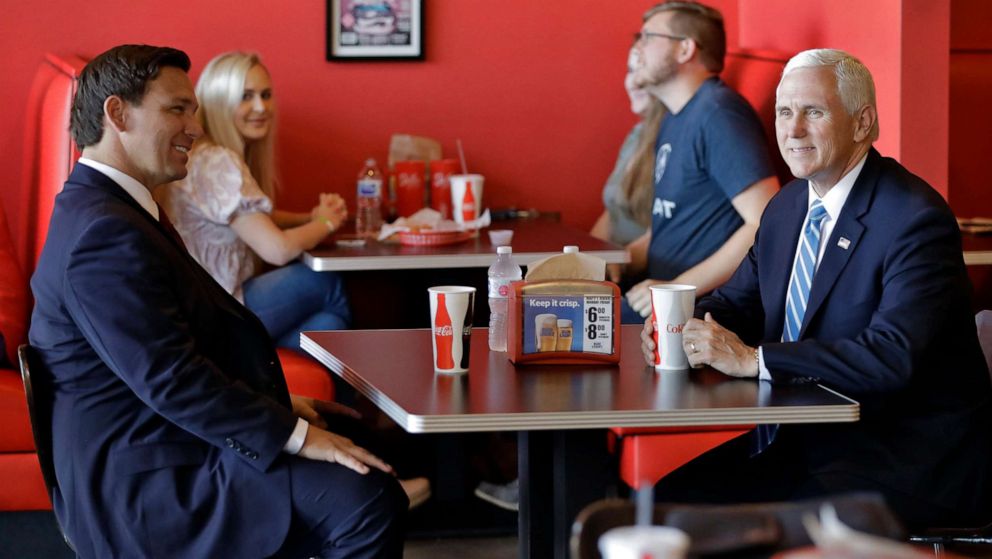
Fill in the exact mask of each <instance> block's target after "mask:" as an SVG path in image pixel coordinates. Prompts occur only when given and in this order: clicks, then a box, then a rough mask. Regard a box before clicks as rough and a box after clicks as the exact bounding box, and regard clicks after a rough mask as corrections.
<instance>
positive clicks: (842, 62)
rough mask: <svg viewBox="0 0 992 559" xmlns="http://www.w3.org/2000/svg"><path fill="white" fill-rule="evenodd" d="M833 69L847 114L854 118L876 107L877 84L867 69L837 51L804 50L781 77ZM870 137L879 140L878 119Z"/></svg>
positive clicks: (793, 58)
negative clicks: (822, 68) (792, 72)
mask: <svg viewBox="0 0 992 559" xmlns="http://www.w3.org/2000/svg"><path fill="white" fill-rule="evenodd" d="M824 66H831V67H833V70H834V77H835V78H836V79H837V94H838V95H840V101H841V103H843V104H844V108H845V109H846V110H847V113H848V114H849V115H851V116H854V114H855V113H857V112H858V111H860V110H861V109H862V108H864V107H866V106H869V105H870V106H872V107H877V106H878V105H877V104H876V102H875V81H874V80H872V77H871V72H869V71H868V68H867V67H865V65H864V64H863V63H862V62H861V61H860V60H858V59H857V58H855V57H853V56H851V55H850V54H848V53H846V52H844V51H842V50H836V49H811V50H804V51H803V52H800V53H799V54H797V55H795V56H793V57H792V58H791V59H790V60H789V62H788V64H786V65H785V68H784V69H783V70H782V77H783V78H784V77H785V75H786V74H788V73H789V72H791V71H793V70H798V69H799V68H819V67H824ZM869 137H870V138H871V140H872V141H875V140H877V139H878V118H877V117H876V118H875V124H874V125H872V127H871V131H870V132H869Z"/></svg>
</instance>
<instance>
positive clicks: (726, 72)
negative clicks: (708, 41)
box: [720, 49, 792, 184]
mask: <svg viewBox="0 0 992 559" xmlns="http://www.w3.org/2000/svg"><path fill="white" fill-rule="evenodd" d="M789 58H791V56H790V55H788V54H786V53H784V52H779V51H773V50H757V49H736V50H729V51H727V58H726V60H725V64H724V68H723V73H722V74H720V77H721V78H722V79H723V81H724V82H726V83H727V85H729V86H730V87H731V88H733V89H734V90H735V91H737V92H738V93H740V94H741V96H743V97H744V98H745V99H747V101H748V103H751V106H752V107H754V110H755V111H757V112H758V117H759V118H761V124H762V126H764V128H765V136H766V137H767V139H768V150H769V151H768V153H769V155H770V156H771V158H772V162H773V163H774V165H775V174H776V175H778V179H779V181H780V182H781V183H782V184H785V183H787V182H789V181H790V180H792V173H790V172H789V168H788V167H787V166H786V165H785V161H783V160H782V156H781V154H779V151H778V142H777V141H776V140H775V89H776V88H777V87H778V82H779V79H780V78H781V77H782V69H783V68H785V65H786V63H787V62H789Z"/></svg>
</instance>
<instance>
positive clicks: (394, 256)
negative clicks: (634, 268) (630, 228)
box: [302, 219, 628, 272]
mask: <svg viewBox="0 0 992 559" xmlns="http://www.w3.org/2000/svg"><path fill="white" fill-rule="evenodd" d="M487 229H512V230H513V241H512V243H511V245H512V246H513V259H514V261H516V263H517V264H520V265H526V264H529V263H531V262H533V261H535V260H538V259H541V258H545V257H548V256H553V255H555V254H560V253H561V250H562V247H564V246H566V245H576V246H578V247H579V250H581V251H582V252H585V253H586V254H591V255H594V256H598V257H600V258H602V259H604V260H606V262H607V263H611V264H624V263H626V262H627V261H628V256H627V253H626V251H625V250H624V249H623V247H621V246H618V245H615V244H613V243H608V242H606V241H601V240H599V239H597V238H595V237H593V236H591V235H590V234H589V233H588V232H586V231H582V230H580V229H576V228H574V227H570V226H567V225H562V224H561V223H558V222H555V221H550V220H545V219H532V220H523V221H506V222H496V223H494V224H493V225H492V226H491V227H489V228H487ZM487 229H483V230H481V231H480V232H479V235H478V236H476V237H475V238H472V239H469V240H467V241H464V242H460V243H456V244H451V245H443V246H407V245H401V244H399V243H398V242H378V241H373V240H369V241H367V242H366V243H365V246H363V247H356V248H347V247H339V246H336V245H335V244H334V236H331V237H330V238H329V239H328V241H327V242H326V243H324V244H322V245H320V246H318V247H317V248H315V249H313V250H311V251H308V252H305V253H303V257H302V258H303V262H304V263H305V264H306V265H307V266H309V267H310V268H311V269H313V270H316V271H318V272H324V271H344V270H404V269H407V270H408V269H427V268H484V267H488V266H489V265H490V264H492V263H493V261H494V260H495V258H496V247H495V246H493V245H492V244H490V242H489V234H488V232H487Z"/></svg>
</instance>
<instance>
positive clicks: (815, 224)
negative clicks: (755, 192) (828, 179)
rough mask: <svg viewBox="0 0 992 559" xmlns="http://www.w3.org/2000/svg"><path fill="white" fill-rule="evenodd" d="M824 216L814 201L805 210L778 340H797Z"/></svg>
mask: <svg viewBox="0 0 992 559" xmlns="http://www.w3.org/2000/svg"><path fill="white" fill-rule="evenodd" d="M826 217H827V210H825V209H823V204H822V203H821V202H820V201H819V200H815V201H814V202H813V205H812V206H810V208H809V214H808V219H807V220H806V227H804V228H803V238H802V242H801V243H800V244H799V251H798V254H797V255H796V263H795V265H793V267H792V279H791V280H790V281H789V294H788V295H787V296H786V298H785V326H784V328H783V329H782V341H783V342H794V341H796V340H798V339H799V330H800V328H802V325H803V317H804V316H805V315H806V303H807V302H808V300H809V289H810V287H811V286H812V285H813V274H814V273H816V258H817V255H819V254H820V228H821V227H822V226H823V220H824V218H826Z"/></svg>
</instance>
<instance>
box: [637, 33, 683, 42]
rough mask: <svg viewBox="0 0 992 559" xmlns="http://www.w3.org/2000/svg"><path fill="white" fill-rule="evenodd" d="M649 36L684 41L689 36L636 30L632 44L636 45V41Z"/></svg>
mask: <svg viewBox="0 0 992 559" xmlns="http://www.w3.org/2000/svg"><path fill="white" fill-rule="evenodd" d="M651 37H662V38H665V39H671V40H673V41H684V40H686V39H688V38H689V37H684V36H682V35H669V34H668V33H655V32H653V31H638V32H637V33H634V44H635V45H636V44H637V43H640V42H641V41H644V40H646V39H650V38H651Z"/></svg>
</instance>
